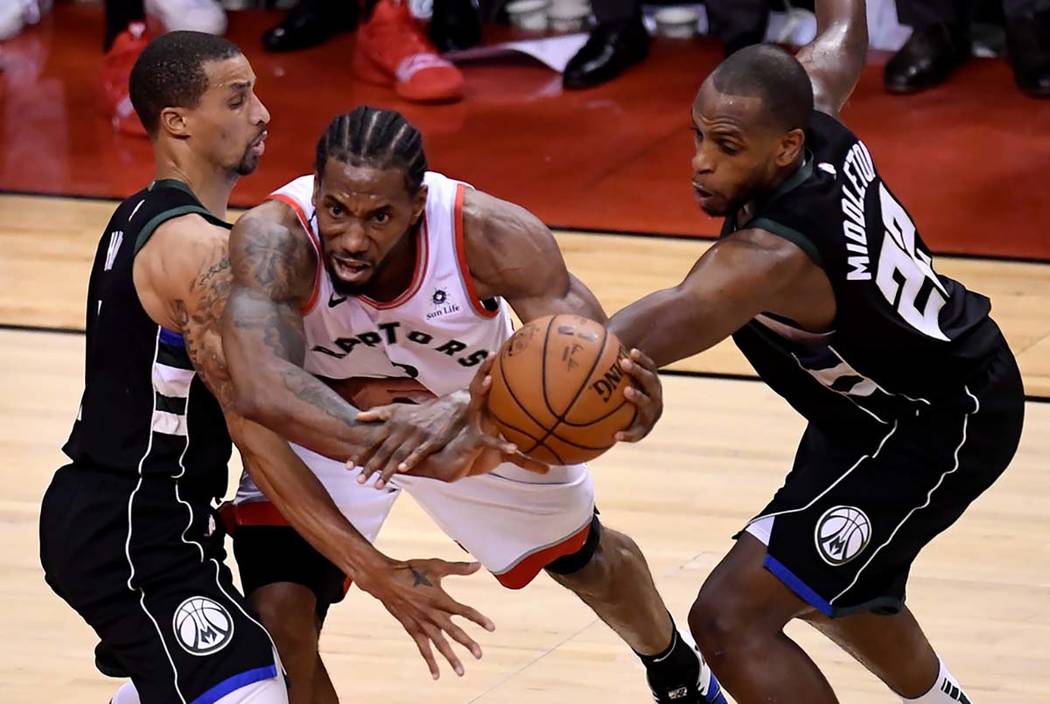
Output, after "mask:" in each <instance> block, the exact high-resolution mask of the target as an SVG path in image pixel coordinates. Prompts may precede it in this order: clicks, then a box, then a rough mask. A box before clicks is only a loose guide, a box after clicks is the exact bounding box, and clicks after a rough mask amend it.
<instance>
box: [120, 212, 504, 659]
mask: <svg viewBox="0 0 1050 704" xmlns="http://www.w3.org/2000/svg"><path fill="white" fill-rule="evenodd" d="M226 240H227V233H226V231H225V230H223V229H221V228H217V227H214V226H212V225H210V224H208V223H206V222H205V221H204V220H203V219H201V218H199V217H198V216H196V215H192V216H184V217H182V218H177V219H175V220H171V221H169V222H168V223H165V224H164V225H162V226H161V227H159V228H158V229H157V231H156V232H155V233H154V235H153V237H152V238H151V239H150V241H149V243H148V244H147V245H146V246H145V247H144V248H143V249H142V251H141V252H139V254H138V255H137V256H136V257H135V269H134V276H135V289H136V291H137V292H138V294H139V298H140V300H141V301H142V304H143V307H144V308H145V309H146V312H147V313H148V314H149V315H150V317H151V318H153V320H154V321H155V322H157V323H158V324H160V325H163V326H164V327H166V328H168V329H170V330H175V331H178V332H181V333H182V337H183V340H184V342H185V344H186V351H187V353H188V354H189V356H190V360H191V361H192V362H193V366H194V369H195V370H196V371H197V373H198V374H199V375H200V376H201V378H202V379H203V381H204V383H205V384H207V386H208V388H209V389H211V391H212V393H213V394H214V395H215V397H216V398H217V399H218V400H219V403H220V405H221V406H222V409H223V412H224V413H225V415H226V422H227V426H228V427H229V430H230V435H231V437H232V438H233V439H234V442H236V443H237V446H238V448H239V449H240V450H241V453H242V455H243V457H244V463H245V466H246V467H247V468H248V470H249V471H250V472H251V474H252V477H253V478H254V479H255V481H256V483H257V484H258V485H259V488H260V489H262V491H263V493H264V494H265V495H266V497H267V498H268V499H269V500H270V501H271V502H273V504H274V505H275V506H276V507H277V508H278V510H279V511H280V512H281V514H282V515H283V516H284V517H285V518H286V519H287V520H288V522H289V524H291V525H292V527H294V528H295V529H296V530H297V531H298V532H299V534H300V535H302V536H303V538H304V539H306V540H307V541H308V542H309V543H310V544H311V545H313V546H314V548H316V549H317V550H318V551H319V552H320V553H321V554H323V555H324V556H325V557H327V558H328V559H329V560H331V561H332V562H333V563H334V564H336V565H337V566H338V567H339V568H340V569H342V570H343V571H344V572H346V573H347V574H348V575H350V576H352V577H353V579H354V582H355V583H356V584H357V585H358V587H360V588H361V589H363V590H364V591H366V592H368V593H369V594H371V595H372V596H374V597H376V598H377V599H379V600H380V601H381V602H382V603H383V606H385V607H386V609H387V610H388V611H389V612H390V613H391V614H392V615H393V616H394V617H395V618H397V620H398V621H400V622H401V625H402V626H403V627H404V628H405V630H406V631H408V633H409V635H411V636H412V638H413V640H415V641H416V645H417V647H418V648H419V651H420V653H421V655H422V656H423V658H424V659H425V660H426V661H427V663H428V666H429V669H430V671H431V673H432V674H434V675H435V677H436V675H437V663H436V661H435V658H434V656H433V653H432V651H431V643H433V645H434V646H436V647H437V648H438V649H439V650H440V651H441V653H442V654H443V655H444V656H445V657H446V658H447V659H448V660H449V663H450V664H452V666H453V667H454V668H455V669H456V671H457V672H460V673H461V672H462V664H461V663H460V662H459V660H458V658H457V657H456V656H455V654H454V653H453V651H452V650H451V648H449V645H448V642H447V641H446V640H445V639H444V637H443V635H442V634H447V635H448V636H451V637H452V638H453V639H454V640H456V641H457V642H459V643H460V644H462V645H463V646H464V647H466V648H468V649H470V651H471V652H472V653H473V654H474V655H475V657H480V655H481V649H480V647H479V646H478V644H477V643H475V642H474V640H473V639H471V638H470V637H469V636H468V635H467V634H466V633H465V632H464V631H463V630H462V629H461V628H459V626H457V625H456V624H454V623H453V622H452V620H451V617H452V616H453V615H459V616H463V617H465V618H468V619H470V620H472V621H474V622H475V623H477V624H479V625H481V626H483V627H485V628H487V629H489V630H491V629H492V623H491V621H489V620H488V619H487V618H485V617H484V616H483V615H481V614H480V613H478V612H477V611H475V610H474V609H471V608H470V607H468V606H464V605H463V604H460V603H459V602H457V601H455V600H454V599H452V597H450V596H449V595H448V594H447V593H446V592H445V591H444V590H443V589H442V587H441V579H442V578H443V577H445V576H447V575H458V574H471V573H472V572H475V571H477V569H478V565H477V563H460V562H457V563H449V562H445V561H443V560H434V559H431V560H411V561H407V562H402V561H399V560H393V559H391V558H389V557H387V556H385V555H383V554H382V553H381V552H379V551H378V550H376V549H375V548H374V547H373V546H372V545H371V544H369V542H368V541H367V540H366V539H365V538H364V536H362V535H361V534H360V533H358V532H357V530H355V529H354V527H353V526H352V525H351V524H350V523H349V521H347V520H346V518H345V517H344V516H343V514H342V513H341V512H340V511H339V509H338V508H337V507H336V505H335V504H334V503H333V501H332V499H331V497H330V496H329V495H328V492H327V491H325V489H324V487H323V486H322V485H321V483H320V482H319V481H318V479H317V477H316V476H315V475H314V474H313V472H311V471H310V470H309V469H308V468H307V467H306V465H304V464H303V463H302V461H301V460H300V459H299V457H298V456H296V455H295V453H293V452H292V451H291V448H289V447H288V443H287V442H285V441H284V440H282V439H281V438H279V437H278V436H277V435H275V434H274V433H273V432H272V431H270V430H268V429H267V428H265V427H263V426H262V425H259V424H257V423H255V422H253V421H251V420H249V419H247V418H245V417H243V416H241V415H239V414H238V413H237V412H236V410H235V403H236V394H235V392H234V388H233V384H232V382H231V378H230V375H229V373H228V369H227V366H226V359H225V356H224V354H223V347H222V339H221V337H220V329H219V328H220V321H221V319H222V315H223V310H224V308H225V306H226V301H227V297H228V295H229V292H230V290H231V288H232V276H231V268H230V262H229V258H228V257H227V253H226Z"/></svg>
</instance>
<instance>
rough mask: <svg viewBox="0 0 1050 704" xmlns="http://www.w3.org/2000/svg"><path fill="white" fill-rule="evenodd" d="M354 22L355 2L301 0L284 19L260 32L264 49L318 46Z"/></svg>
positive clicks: (342, 0) (348, 27)
mask: <svg viewBox="0 0 1050 704" xmlns="http://www.w3.org/2000/svg"><path fill="white" fill-rule="evenodd" d="M355 24H357V3H356V2H351V1H349V0H300V2H299V4H298V5H296V6H295V7H293V8H292V9H291V10H289V11H288V14H287V15H286V16H285V18H284V21H283V22H281V23H280V24H279V25H277V26H276V27H274V28H273V29H271V30H270V31H268V32H267V33H266V34H264V35H263V39H262V43H263V48H264V49H266V50H267V51H297V50H299V49H308V48H310V47H312V46H317V45H318V44H321V43H322V42H324V41H326V40H328V39H329V38H331V37H333V36H335V35H336V34H339V33H340V32H349V31H351V30H353V28H354V25H355Z"/></svg>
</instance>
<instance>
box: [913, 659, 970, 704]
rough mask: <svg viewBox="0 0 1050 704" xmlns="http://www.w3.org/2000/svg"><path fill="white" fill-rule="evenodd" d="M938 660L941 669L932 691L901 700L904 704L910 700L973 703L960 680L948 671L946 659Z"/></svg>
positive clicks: (925, 703) (916, 703)
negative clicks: (916, 697)
mask: <svg viewBox="0 0 1050 704" xmlns="http://www.w3.org/2000/svg"><path fill="white" fill-rule="evenodd" d="M937 662H938V663H940V666H941V671H940V672H939V673H938V674H937V681H936V682H935V683H934V684H933V687H931V688H930V691H929V692H927V693H926V694H924V695H922V696H921V697H919V698H918V699H902V700H901V701H903V702H904V704H908V703H909V702H912V703H914V704H971V701H970V698H969V697H968V696H966V693H965V692H963V689H962V687H960V686H959V681H958V680H956V679H955V677H953V676H952V673H950V672H948V668H947V667H946V666H945V664H944V661H943V660H941V659H940V658H937Z"/></svg>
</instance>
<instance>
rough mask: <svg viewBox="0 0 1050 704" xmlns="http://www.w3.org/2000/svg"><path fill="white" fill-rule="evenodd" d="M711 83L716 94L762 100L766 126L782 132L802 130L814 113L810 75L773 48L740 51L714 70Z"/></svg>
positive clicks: (761, 45) (795, 60)
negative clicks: (768, 125)
mask: <svg viewBox="0 0 1050 704" xmlns="http://www.w3.org/2000/svg"><path fill="white" fill-rule="evenodd" d="M711 80H712V81H713V82H714V87H715V89H716V90H717V91H718V92H719V93H724V94H727V95H739V96H745V97H749V98H761V100H762V111H763V114H764V117H765V119H766V122H767V123H768V124H770V125H771V126H773V127H775V128H777V129H781V130H783V131H784V132H788V131H790V130H794V129H805V127H806V124H807V123H808V122H809V118H810V115H811V113H812V112H813V84H812V83H811V82H810V80H809V74H807V73H806V69H804V68H803V67H802V64H800V63H799V61H798V59H796V58H795V57H794V56H792V55H791V54H789V53H788V52H786V51H784V50H783V49H781V48H780V47H778V46H775V45H773V44H756V45H754V46H749V47H746V48H744V49H741V50H740V51H738V52H736V53H735V54H733V55H731V56H730V57H729V58H727V59H726V60H725V61H723V62H722V63H721V64H720V65H719V66H718V68H716V69H715V71H714V73H713V74H711Z"/></svg>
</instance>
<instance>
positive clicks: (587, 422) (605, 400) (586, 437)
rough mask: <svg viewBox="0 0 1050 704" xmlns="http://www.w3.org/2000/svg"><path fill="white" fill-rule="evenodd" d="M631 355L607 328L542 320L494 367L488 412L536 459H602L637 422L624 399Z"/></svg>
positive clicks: (560, 318)
mask: <svg viewBox="0 0 1050 704" xmlns="http://www.w3.org/2000/svg"><path fill="white" fill-rule="evenodd" d="M624 356H625V352H624V350H623V348H622V347H621V345H620V341H619V340H618V339H616V336H615V335H613V334H612V333H611V332H609V331H608V330H606V329H605V327H604V326H603V325H601V324H600V323H596V322H594V321H593V320H588V319H587V318H581V317H580V316H577V315H555V316H549V317H546V318H541V319H539V320H534V321H532V322H531V323H529V324H528V325H526V326H524V327H523V328H521V329H520V330H518V331H517V332H516V333H514V336H513V337H511V338H510V339H509V340H507V342H506V343H505V344H504V345H503V347H502V349H500V352H499V355H498V356H497V357H496V361H495V363H493V365H492V389H491V390H490V391H489V397H488V408H489V412H490V413H491V414H492V416H493V419H494V420H495V422H496V424H497V425H498V426H499V430H500V432H501V433H502V434H503V437H505V438H506V439H507V440H509V441H511V442H513V443H514V444H515V445H517V446H518V448H519V449H520V450H521V451H522V452H524V453H525V454H526V455H528V456H529V457H532V458H533V459H536V460H539V461H540V462H546V463H548V464H556V465H557V464H577V463H579V462H584V461H586V460H589V459H593V458H595V457H597V456H598V455H600V454H602V453H603V452H605V451H606V450H608V449H609V448H610V447H612V446H613V445H614V444H615V443H616V441H615V439H614V436H615V435H616V433H617V432H619V431H621V430H625V429H626V428H628V427H629V426H630V425H631V423H632V422H634V416H635V407H634V405H633V404H632V403H630V402H628V401H627V399H625V398H624V395H623V392H624V389H626V388H627V385H628V384H629V383H630V377H629V376H628V375H627V373H626V372H624V371H623V369H621V368H620V360H621V359H622V358H623V357H624Z"/></svg>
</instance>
